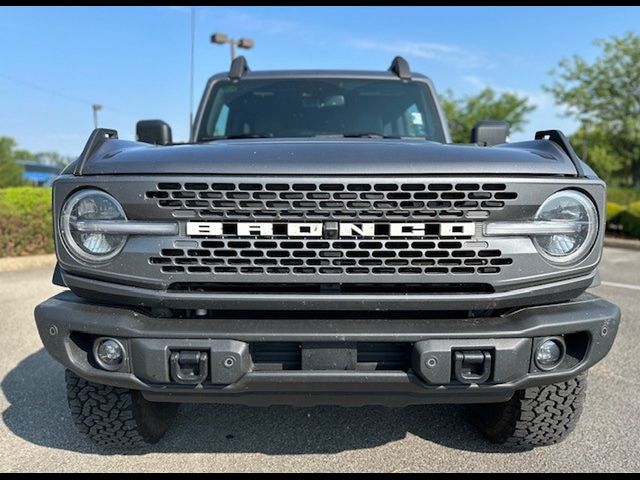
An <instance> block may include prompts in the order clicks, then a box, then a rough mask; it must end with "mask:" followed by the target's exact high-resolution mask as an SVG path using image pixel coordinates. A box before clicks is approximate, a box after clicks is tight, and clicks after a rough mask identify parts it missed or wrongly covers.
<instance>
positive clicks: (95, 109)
mask: <svg viewBox="0 0 640 480" xmlns="http://www.w3.org/2000/svg"><path fill="white" fill-rule="evenodd" d="M91 110H93V128H98V110H102V105H100V104H99V103H94V104H93V105H91Z"/></svg>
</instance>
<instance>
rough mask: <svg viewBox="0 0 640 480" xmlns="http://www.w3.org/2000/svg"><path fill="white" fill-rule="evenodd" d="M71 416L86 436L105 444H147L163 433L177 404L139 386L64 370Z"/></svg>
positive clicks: (109, 445) (123, 445)
mask: <svg viewBox="0 0 640 480" xmlns="http://www.w3.org/2000/svg"><path fill="white" fill-rule="evenodd" d="M65 381H66V384H67V399H68V402H69V409H70V410H71V416H72V417H73V420H74V422H75V424H76V426H77V427H78V429H79V430H80V433H81V434H83V435H84V436H85V437H88V438H90V439H91V440H92V441H94V442H95V443H96V444H98V445H100V446H103V447H115V448H123V447H144V446H147V445H151V444H153V443H156V442H157V441H158V440H160V438H161V437H162V436H163V435H164V433H165V432H166V431H167V428H168V427H169V424H170V423H171V420H173V417H174V416H175V413H176V411H177V407H178V406H177V405H176V404H170V403H154V402H149V401H148V400H146V399H145V398H144V397H143V396H142V394H141V393H140V392H139V391H137V390H129V389H126V388H118V387H112V386H109V385H102V384H98V383H93V382H89V381H88V380H85V379H83V378H80V377H78V376H77V375H76V374H75V373H73V372H72V371H70V370H67V371H66V372H65Z"/></svg>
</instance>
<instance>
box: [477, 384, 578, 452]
mask: <svg viewBox="0 0 640 480" xmlns="http://www.w3.org/2000/svg"><path fill="white" fill-rule="evenodd" d="M586 389H587V373H586V372H585V373H583V374H580V375H578V376H577V377H576V378H574V379H571V380H568V381H566V382H560V383H554V384H551V385H545V386H542V387H533V388H527V389H525V390H518V391H517V392H516V393H515V394H514V395H513V397H512V398H511V400H509V401H508V402H505V403H495V404H489V405H481V404H479V405H473V406H471V408H470V414H471V421H472V423H474V424H475V425H476V427H477V428H478V429H479V430H480V432H482V434H483V435H484V436H485V437H487V438H488V439H489V440H491V441H492V442H494V443H500V444H503V445H505V446H509V447H524V448H531V447H540V446H546V445H553V444H555V443H558V442H561V441H562V440H564V439H565V438H566V437H567V435H569V434H570V433H571V432H572V431H573V429H574V428H575V426H576V424H577V422H578V419H579V418H580V414H581V413H582V406H583V403H584V400H585V397H586Z"/></svg>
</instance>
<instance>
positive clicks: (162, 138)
mask: <svg viewBox="0 0 640 480" xmlns="http://www.w3.org/2000/svg"><path fill="white" fill-rule="evenodd" d="M136 140H137V141H138V142H144V143H150V144H152V145H170V144H171V143H173V139H172V136H171V127H170V126H169V124H168V123H167V122H163V121H162V120H140V121H139V122H138V123H136Z"/></svg>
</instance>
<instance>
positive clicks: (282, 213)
mask: <svg viewBox="0 0 640 480" xmlns="http://www.w3.org/2000/svg"><path fill="white" fill-rule="evenodd" d="M145 197H146V198H147V199H149V200H153V201H155V202H156V204H157V206H158V207H160V208H162V209H171V210H181V211H184V210H188V211H192V212H194V213H195V215H196V216H197V217H199V218H203V219H211V218H220V219H224V218H228V219H235V220H237V219H250V220H251V219H253V220H260V219H264V220H266V219H269V220H274V219H278V220H304V219H316V220H317V219H336V220H340V219H342V220H349V219H350V220H353V219H356V218H357V219H360V220H367V219H380V220H384V219H389V220H393V219H403V218H411V219H415V220H424V219H433V218H437V217H442V218H460V217H465V216H469V217H470V218H473V217H475V218H478V216H479V212H481V213H482V214H484V215H485V216H486V215H487V214H489V213H490V212H491V211H493V210H500V209H502V208H504V207H505V205H506V202H508V201H512V200H515V199H516V198H517V197H518V195H517V193H516V192H510V191H507V185H505V184H503V183H486V184H481V183H431V184H421V183H388V182H387V183H382V182H381V183H373V184H357V183H318V184H316V183H285V182H278V183H235V182H234V183H221V182H215V183H204V182H185V183H173V182H163V183H158V184H157V185H156V189H155V190H150V191H147V192H146V193H145ZM477 200H480V201H481V202H478V201H477Z"/></svg>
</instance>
